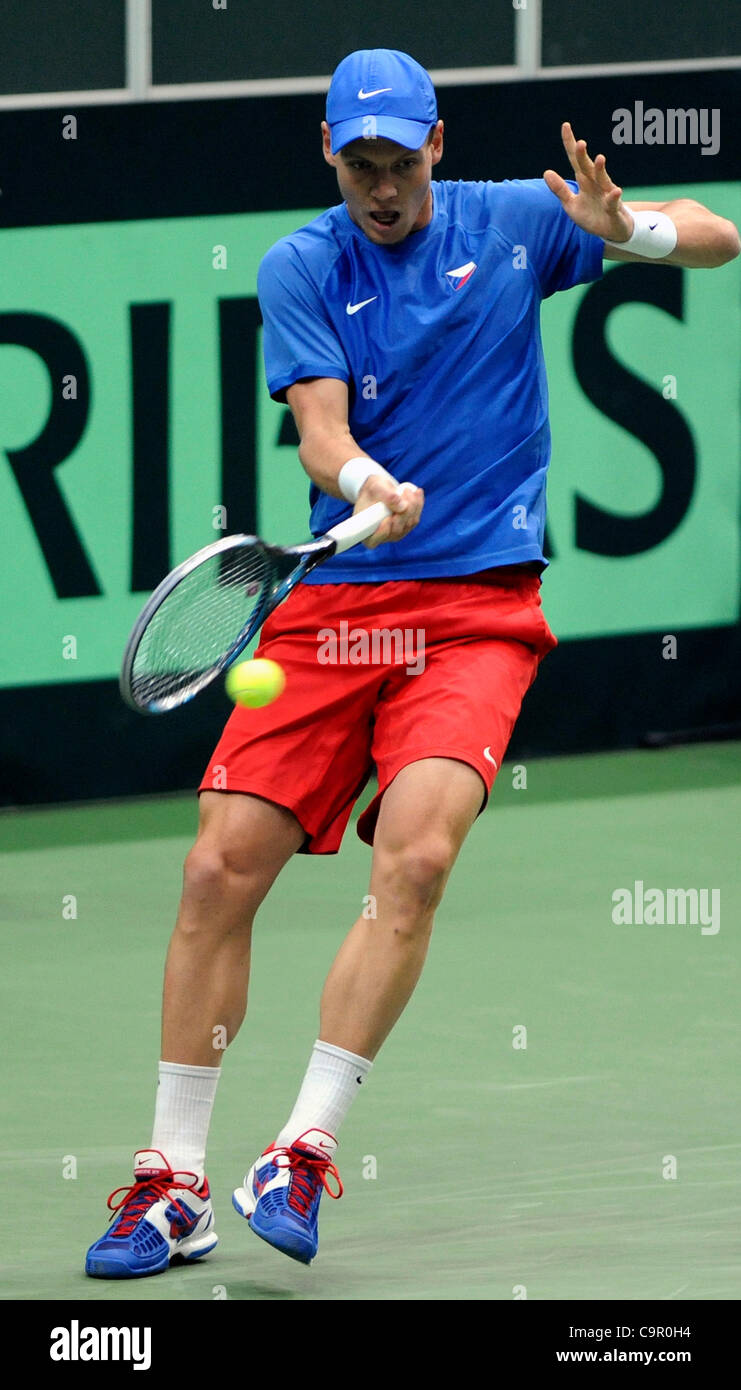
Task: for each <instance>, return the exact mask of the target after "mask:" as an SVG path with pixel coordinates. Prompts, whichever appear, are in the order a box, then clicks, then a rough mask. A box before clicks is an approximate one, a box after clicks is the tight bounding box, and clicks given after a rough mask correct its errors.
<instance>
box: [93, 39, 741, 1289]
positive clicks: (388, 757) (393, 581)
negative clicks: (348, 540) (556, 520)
mask: <svg viewBox="0 0 741 1390" xmlns="http://www.w3.org/2000/svg"><path fill="white" fill-rule="evenodd" d="M326 116H327V119H326V121H325V122H323V123H322V135H323V142H324V158H325V160H326V161H327V163H328V164H329V165H331V167H332V168H334V169H335V171H336V174H337V181H338V184H339V190H340V194H341V197H342V201H341V202H340V203H339V205H337V206H335V207H332V208H330V210H329V211H328V212H325V213H324V214H322V215H321V216H320V217H317V218H316V219H315V220H314V221H313V222H311V223H309V225H308V226H306V227H303V228H301V229H300V230H299V231H297V232H295V233H293V234H292V235H290V236H287V237H284V238H283V239H282V240H280V241H279V242H278V243H277V244H276V245H275V246H273V247H272V249H271V250H270V251H269V252H268V253H267V255H266V256H265V258H264V260H263V261H262V264H261V266H260V271H259V277H258V294H259V299H260V305H261V308H262V313H263V317H264V322H265V363H266V374H267V381H268V386H269V389H270V393H271V395H272V396H273V398H274V399H275V400H277V401H287V402H288V404H289V406H290V408H291V410H292V412H293V415H294V417H295V420H296V424H297V427H298V432H299V436H300V440H301V443H300V449H299V458H300V460H301V463H302V465H303V467H304V469H305V470H306V472H307V474H308V475H309V479H310V500H311V529H312V531H313V532H314V533H315V534H319V533H321V532H324V531H326V530H327V529H328V528H329V527H330V526H331V525H333V524H334V523H335V522H337V521H339V520H341V519H342V518H343V517H344V516H346V515H348V514H349V512H350V510H351V509H352V508H353V507H355V508H358V509H359V508H361V507H365V506H368V505H369V504H370V503H372V502H375V501H379V500H380V501H383V502H385V503H386V504H387V505H388V507H389V508H390V510H391V513H392V515H391V517H390V518H389V519H388V520H386V521H384V522H383V524H382V525H381V526H380V527H379V528H378V530H377V532H376V533H375V535H374V536H373V537H372V539H371V541H370V542H369V543H368V544H367V545H366V546H365V547H356V548H355V549H353V550H349V551H347V552H346V553H345V554H343V555H341V556H337V557H335V558H334V559H332V560H330V561H329V562H328V563H327V564H326V565H324V566H322V567H321V568H320V569H318V570H317V571H316V572H315V573H314V574H312V575H311V576H310V577H309V578H308V579H307V581H306V582H305V583H303V584H302V585H300V586H299V587H298V588H297V589H296V591H295V592H294V593H293V594H292V596H291V597H290V598H289V599H288V600H287V602H286V603H285V604H284V605H283V606H281V607H280V608H279V609H278V610H277V611H276V612H275V613H274V614H273V615H272V616H271V618H270V619H269V620H268V622H267V623H266V625H265V627H264V628H263V633H262V639H261V643H260V648H259V654H260V655H264V656H266V657H271V658H273V659H274V660H276V661H277V662H279V663H280V665H281V666H282V667H283V668H284V670H285V673H286V689H285V693H284V694H283V695H282V696H281V697H280V698H279V699H278V700H277V701H276V702H275V703H274V704H272V705H270V706H268V707H267V708H265V709H263V710H258V711H254V710H245V709H242V708H237V709H236V710H235V712H234V713H233V714H232V716H231V718H230V719H229V721H228V723H227V725H226V728H225V730H224V733H223V736H222V738H221V740H220V742H219V744H218V746H217V748H216V750H215V752H214V755H213V758H212V759H211V762H210V764H209V766H208V768H207V770H206V773H205V776H204V778H203V781H202V783H201V786H200V824H199V830H198V836H197V839H196V842H195V845H194V847H193V848H192V849H191V851H190V853H189V855H188V857H187V860H186V864H185V878H184V890H183V896H182V901H181V905H180V912H179V916H178V919H177V924H176V927H175V931H174V934H173V937H172V940H171V943H170V948H169V953H168V957H167V965H166V972H165V988H164V1021H163V1039H162V1060H161V1062H160V1064H159V1088H158V1092H157V1099H156V1109H155V1119H154V1131H153V1135H152V1141H151V1146H150V1148H149V1149H145V1150H140V1151H139V1152H138V1153H137V1155H136V1158H135V1169H134V1182H133V1184H131V1185H130V1186H128V1187H125V1188H123V1189H119V1190H118V1194H111V1197H110V1198H109V1206H110V1207H111V1208H112V1209H113V1210H114V1212H118V1215H117V1217H116V1219H115V1220H114V1221H113V1222H112V1224H111V1225H110V1227H109V1229H108V1230H107V1232H106V1234H105V1235H104V1236H103V1237H102V1238H101V1239H100V1240H98V1241H96V1243H95V1244H94V1245H93V1246H92V1247H91V1249H90V1251H89V1253H88V1257H87V1265H86V1268H87V1271H88V1273H89V1274H91V1275H96V1276H101V1277H109V1278H116V1277H120V1278H126V1277H131V1276H135V1275H145V1274H153V1273H156V1272H158V1271H160V1270H165V1269H167V1268H168V1266H169V1264H170V1262H171V1260H172V1259H173V1258H182V1259H185V1260H194V1259H197V1258H198V1257H200V1256H202V1255H205V1254H206V1253H207V1252H208V1251H209V1250H211V1249H213V1247H214V1246H215V1245H216V1243H217V1237H216V1234H215V1231H214V1219H213V1211H212V1206H211V1196H210V1191H209V1186H208V1181H207V1178H206V1176H205V1154H206V1138H207V1133H208V1128H209V1121H210V1117H211V1111H212V1106H213V1102H214V1096H215V1092H216V1086H217V1081H218V1078H219V1063H220V1061H221V1057H222V1050H221V1049H222V1046H223V1043H224V1041H229V1042H230V1041H231V1040H232V1039H233V1038H234V1037H235V1036H236V1034H237V1032H238V1030H239V1027H240V1024H241V1023H242V1019H243V1017H244V1013H245V1007H246V999H247V983H248V974H249V963H250V933H251V928H252V921H253V918H254V916H255V913H256V912H257V909H258V907H259V906H260V904H261V903H262V902H263V900H264V898H265V896H266V894H267V893H268V892H269V890H270V887H271V885H272V884H273V883H274V881H275V879H276V877H277V875H278V874H279V873H280V871H281V869H282V868H283V866H284V865H285V864H286V862H287V861H288V860H289V859H290V858H291V856H292V855H294V854H295V853H297V852H303V853H309V854H335V853H336V852H337V851H338V849H339V847H340V843H341V840H342V836H343V832H344V830H345V827H346V826H347V823H348V820H349V817H350V813H351V811H352V808H353V805H354V803H355V801H356V800H357V798H358V796H359V794H360V792H361V791H362V789H363V787H364V785H365V784H366V782H367V780H368V778H369V775H370V773H371V769H372V766H373V765H374V764H375V767H376V769H377V772H378V791H377V794H376V795H375V796H374V798H373V800H372V801H371V803H370V805H369V806H368V808H367V809H366V810H365V811H364V813H363V814H362V815H361V817H360V819H359V821H358V834H359V835H360V838H361V839H362V840H364V841H365V842H366V843H367V844H368V845H371V846H372V848H373V855H372V863H371V872H370V885H369V892H368V895H367V896H366V898H365V907H364V909H363V911H362V912H360V914H359V916H358V919H357V921H356V922H355V923H354V924H353V926H352V927H351V928H350V931H349V933H348V935H347V937H346V938H345V941H344V943H343V944H342V946H341V947H340V950H339V953H338V955H337V957H336V959H335V961H334V964H333V965H332V967H331V969H330V972H329V976H328V978H327V981H326V984H325V986H324V992H323V994H322V999H321V1018H320V1027H319V1038H318V1040H317V1041H316V1043H315V1045H314V1047H313V1050H312V1053H311V1057H310V1060H309V1065H308V1069H307V1071H306V1074H305V1076H304V1079H303V1083H302V1084H301V1087H300V1090H299V1093H298V1097H297V1099H296V1102H295V1105H294V1106H293V1109H292V1110H291V1111H290V1113H287V1116H286V1122H285V1125H284V1126H283V1128H282V1129H281V1131H280V1133H279V1134H277V1135H276V1136H275V1137H274V1140H273V1142H272V1143H271V1144H270V1145H269V1146H268V1147H267V1148H266V1149H265V1150H264V1152H263V1153H262V1154H261V1155H260V1157H259V1158H258V1159H257V1161H256V1162H255V1163H254V1164H253V1166H252V1168H251V1169H250V1170H249V1172H248V1173H247V1175H246V1176H245V1177H244V1179H243V1181H242V1182H241V1184H240V1186H239V1187H238V1188H237V1190H236V1192H235V1193H234V1197H233V1203H234V1205H235V1207H236V1209H237V1211H238V1212H239V1213H241V1215H242V1216H244V1217H246V1218H247V1220H248V1221H249V1223H250V1225H251V1227H252V1229H253V1231H255V1232H256V1233H257V1234H258V1235H259V1236H261V1237H262V1238H263V1240H265V1241H267V1242H268V1243H269V1244H271V1245H273V1246H274V1247H275V1248H276V1249H277V1250H280V1251H283V1252H284V1253H285V1254H287V1255H289V1256H291V1257H292V1258H294V1259H296V1260H300V1261H303V1262H304V1263H308V1262H310V1261H311V1259H312V1258H313V1257H314V1255H315V1253H316V1249H317V1210H318V1207H319V1201H320V1198H321V1195H322V1192H323V1191H325V1190H326V1191H328V1192H330V1194H331V1195H332V1196H333V1197H337V1196H339V1195H340V1194H341V1192H342V1185H341V1182H340V1178H339V1174H338V1170H337V1168H336V1166H335V1150H336V1145H337V1135H338V1132H339V1129H340V1126H341V1125H342V1122H343V1120H344V1119H345V1117H346V1115H347V1113H348V1110H349V1108H350V1106H351V1104H352V1102H353V1101H354V1100H355V1098H356V1096H358V1095H359V1093H360V1088H361V1085H362V1083H363V1082H365V1080H366V1078H367V1076H368V1074H369V1072H370V1070H371V1066H372V1065H373V1060H374V1058H375V1057H376V1054H377V1053H378V1051H379V1048H380V1047H381V1045H382V1043H383V1042H384V1039H385V1038H386V1037H387V1035H388V1033H389V1032H390V1030H391V1029H392V1028H393V1026H394V1024H395V1023H396V1020H397V1019H398V1017H399V1015H400V1014H401V1012H402V1010H403V1009H404V1007H405V1005H406V1003H407V1001H408V999H409V997H410V995H411V993H412V991H413V989H414V987H415V984H416V982H417V980H418V978H419V975H420V972H421V970H422V966H423V962H424V959H425V954H426V951H427V946H428V942H429V939H430V932H431V929H432V923H433V917H434V913H435V909H436V907H437V905H438V903H439V902H440V899H441V897H442V894H443V890H444V888H445V885H446V882H447V879H448V876H449V874H450V871H451V868H452V866H453V863H454V861H455V859H456V856H457V854H458V852H459V850H460V848H461V845H462V843H463V840H464V839H465V837H466V835H467V834H468V831H469V830H470V829H471V826H472V825H473V823H474V821H475V820H476V818H477V816H478V815H479V814H480V813H481V811H482V809H483V808H484V806H485V805H486V801H487V797H488V795H489V793H490V791H491V787H492V784H493V782H494V779H495V777H496V774H497V771H498V769H499V768H500V767H501V764H502V759H503V757H504V754H505V750H506V748H507V744H508V742H509V739H510V735H511V733H512V729H513V726H514V724H515V721H516V719H517V716H518V713H519V710H520V706H521V703H522V700H523V697H524V695H525V693H526V692H527V690H528V688H529V686H530V685H531V684H532V682H533V680H534V679H535V675H536V672H537V670H538V665H539V663H540V661H541V660H542V659H543V657H544V656H545V655H546V653H547V652H549V651H550V650H551V649H552V648H553V647H555V646H556V638H555V637H554V635H553V633H552V632H551V630H550V628H549V626H548V623H547V622H546V620H545V618H544V616H543V611H542V608H541V599H540V587H541V579H540V575H541V573H542V571H543V570H544V569H545V567H546V560H545V558H544V556H543V549H542V544H543V533H544V524H545V481H546V471H547V467H548V461H549V454H550V437H549V427H548V409H547V392H546V379H545V371H544V362H543V352H542V348H541V341H540V333H539V309H540V302H541V300H542V299H545V298H547V297H548V296H549V295H551V294H554V293H555V292H556V291H558V290H568V289H570V288H571V287H572V286H573V285H577V284H583V283H585V282H588V281H592V280H596V279H597V278H598V277H599V276H600V275H601V274H602V262H603V257H606V258H607V259H608V260H625V261H633V260H635V261H638V262H640V261H657V260H658V261H660V262H662V263H664V264H668V265H679V266H693V267H694V266H717V265H722V264H723V263H724V262H726V261H728V260H731V259H732V258H733V257H734V256H736V255H738V253H739V238H738V234H737V231H736V228H735V227H734V226H733V224H732V223H730V222H728V221H726V220H725V219H723V218H721V217H718V216H715V215H714V214H713V213H711V212H709V211H708V210H707V209H706V208H705V207H703V206H701V205H700V204H699V203H696V202H693V201H690V200H687V199H678V200H675V201H672V202H668V203H658V202H641V203H633V204H632V205H631V206H630V207H628V206H626V205H625V204H624V203H623V201H622V198H621V189H620V188H619V187H617V186H616V185H615V184H614V183H613V182H612V180H611V178H610V176H609V174H608V172H607V168H606V164H605V158H604V156H603V155H601V154H598V155H597V156H596V158H595V159H594V160H593V159H591V158H590V156H589V154H588V152H587V147H586V144H585V142H584V141H583V140H576V139H575V138H574V134H573V133H572V130H571V127H570V126H569V125H568V124H564V126H563V127H562V138H563V144H564V148H565V151H566V155H567V157H568V160H569V163H570V165H571V170H572V172H573V178H571V179H563V178H562V177H561V176H560V175H559V174H558V173H557V172H555V171H554V170H547V171H546V173H545V175H544V177H543V179H542V180H541V179H526V180H524V181H519V180H512V181H505V182H503V183H493V182H486V181H482V182H456V181H453V182H447V181H433V180H432V171H433V169H434V168H435V166H436V165H437V164H439V162H440V160H441V159H442V155H443V122H442V121H441V120H439V119H438V114H437V104H436V98H435V91H434V88H433V85H432V82H431V80H430V78H429V76H428V74H427V73H426V72H425V70H424V69H423V68H421V67H420V66H419V64H418V63H417V62H415V61H414V59H412V58H411V57H409V56H408V55H407V54H404V53H399V52H396V51H392V50H388V49H375V50H363V51H360V52H356V53H352V54H350V56H349V57H347V58H345V59H344V61H343V62H342V63H340V65H339V67H338V68H337V70H336V72H335V73H334V76H333V78H332V83H331V87H330V90H329V94H328V98H327V110H326ZM482 138H484V139H485V132H482ZM403 483H409V484H410V486H408V487H406V488H403V487H402V486H401V484H403ZM343 624H346V625H347V627H345V628H343ZM343 631H344V632H345V633H348V632H350V633H351V636H352V637H353V641H354V643H355V646H352V645H348V643H347V642H346V644H345V648H346V650H345V659H344V660H343V649H342V642H341V634H342V632H343ZM399 631H401V632H403V633H404V635H405V649H404V653H403V658H402V660H401V661H400V660H397V659H396V658H397V657H398V655H399V653H398V651H396V652H394V651H392V650H391V648H390V646H389V645H388V644H387V646H386V648H385V649H382V648H381V645H380V644H379V643H378V642H377V643H376V645H375V647H374V645H373V641H372V638H373V634H376V635H377V636H378V635H379V634H384V633H386V634H392V633H394V632H399ZM353 634H354V636H353ZM358 634H360V635H358ZM363 634H365V638H366V641H365V644H363V641H362V636H363ZM410 634H411V639H412V642H413V643H414V644H416V646H415V647H414V650H413V651H411V652H410V650H409V646H410V644H409V642H407V641H406V638H407V637H408V636H409V635H410ZM333 636H334V639H335V641H334V646H333V642H332V639H333ZM333 652H334V658H333V656H332V653H333ZM374 652H375V654H376V656H377V657H378V659H377V660H374V659H373V654H374ZM353 653H354V654H355V655H357V654H358V653H359V654H360V655H359V656H358V659H357V661H356V660H354V659H353ZM363 653H365V659H363ZM363 886H365V885H363ZM358 899H359V906H360V899H361V893H360V890H359V892H358ZM310 929H311V928H310V925H309V924H307V927H306V930H307V931H310ZM291 969H292V966H291V961H290V959H287V960H286V962H285V971H286V977H287V979H289V978H291ZM295 983H296V982H294V984H295ZM275 1026H276V1027H277V1028H286V1027H290V1017H289V1016H287V1017H286V1018H284V1019H276V1021H275ZM268 1137H269V1136H266V1138H268ZM117 1198H118V1200H117Z"/></svg>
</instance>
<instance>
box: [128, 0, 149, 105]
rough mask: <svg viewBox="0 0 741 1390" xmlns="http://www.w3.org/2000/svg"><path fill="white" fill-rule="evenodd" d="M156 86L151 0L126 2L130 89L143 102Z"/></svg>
mask: <svg viewBox="0 0 741 1390" xmlns="http://www.w3.org/2000/svg"><path fill="white" fill-rule="evenodd" d="M151 86H152V4H151V0H126V87H127V90H128V95H129V96H130V97H132V98H133V99H134V101H143V100H144V99H145V98H146V96H147V93H148V92H149V90H150V88H151Z"/></svg>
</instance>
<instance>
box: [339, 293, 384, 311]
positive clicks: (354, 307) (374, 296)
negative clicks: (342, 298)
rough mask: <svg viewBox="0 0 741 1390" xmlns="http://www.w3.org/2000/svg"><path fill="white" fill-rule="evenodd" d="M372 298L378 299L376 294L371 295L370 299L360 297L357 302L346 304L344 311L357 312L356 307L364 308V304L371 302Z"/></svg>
mask: <svg viewBox="0 0 741 1390" xmlns="http://www.w3.org/2000/svg"><path fill="white" fill-rule="evenodd" d="M374 299H378V295H377V294H374V295H371V297H370V299H361V301H360V303H359V304H348V306H347V310H346V312H347V313H348V314H357V312H358V309H363V308H365V305H366V304H372V303H373V300H374Z"/></svg>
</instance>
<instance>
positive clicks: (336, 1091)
mask: <svg viewBox="0 0 741 1390" xmlns="http://www.w3.org/2000/svg"><path fill="white" fill-rule="evenodd" d="M372 1066H373V1063H372V1062H369V1061H368V1059H367V1058H366V1057H358V1056H357V1055H356V1054H355V1053H354V1052H346V1051H345V1049H344V1048H343V1047H334V1046H333V1045H332V1043H325V1042H322V1041H321V1040H320V1039H317V1041H316V1042H315V1043H314V1049H313V1051H312V1054H311V1058H310V1060H309V1065H308V1068H307V1071H306V1075H305V1077H304V1079H303V1083H302V1086H301V1090H300V1091H299V1093H298V1099H297V1101H296V1104H295V1105H294V1107H293V1110H292V1111H291V1115H290V1118H289V1120H288V1121H287V1122H286V1124H285V1125H284V1126H283V1128H282V1130H281V1132H280V1134H279V1135H278V1138H277V1139H276V1141H275V1142H276V1144H277V1145H279V1146H281V1147H285V1148H288V1147H289V1146H290V1145H291V1144H292V1143H293V1141H294V1139H298V1136H299V1135H300V1134H305V1133H306V1130H307V1129H324V1130H326V1131H327V1132H328V1133H329V1134H333V1135H335V1136H336V1134H337V1131H338V1129H339V1127H340V1125H341V1124H342V1121H343V1120H344V1118H345V1116H346V1114H347V1112H348V1110H349V1109H350V1106H351V1105H352V1103H353V1101H354V1099H355V1097H356V1095H357V1093H358V1086H359V1083H360V1084H362V1082H363V1081H365V1078H366V1076H367V1075H368V1072H369V1071H370V1069H371V1067H372Z"/></svg>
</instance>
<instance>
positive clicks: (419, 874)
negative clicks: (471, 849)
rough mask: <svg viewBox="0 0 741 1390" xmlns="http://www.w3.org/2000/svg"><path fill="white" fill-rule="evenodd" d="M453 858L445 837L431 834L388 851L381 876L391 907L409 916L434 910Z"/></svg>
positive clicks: (451, 847)
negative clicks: (400, 847) (395, 849)
mask: <svg viewBox="0 0 741 1390" xmlns="http://www.w3.org/2000/svg"><path fill="white" fill-rule="evenodd" d="M454 858H455V851H454V848H453V846H452V844H451V843H450V842H449V841H448V840H447V839H446V837H445V836H432V835H430V836H427V837H425V838H424V839H422V840H418V841H417V842H416V843H413V844H409V845H405V846H404V847H403V848H402V849H400V850H398V851H396V852H395V853H393V854H391V855H389V856H388V858H387V864H386V873H385V874H384V879H385V883H386V888H387V891H388V892H389V894H390V896H391V903H392V907H393V908H394V910H395V911H396V912H401V913H402V915H407V914H411V915H412V916H418V915H419V916H426V915H427V914H429V913H430V912H434V910H435V908H436V907H437V905H438V903H439V902H440V899H441V898H442V895H443V890H444V888H445V883H446V880H447V877H448V874H449V873H450V870H451V867H452V864H453V860H454Z"/></svg>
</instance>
